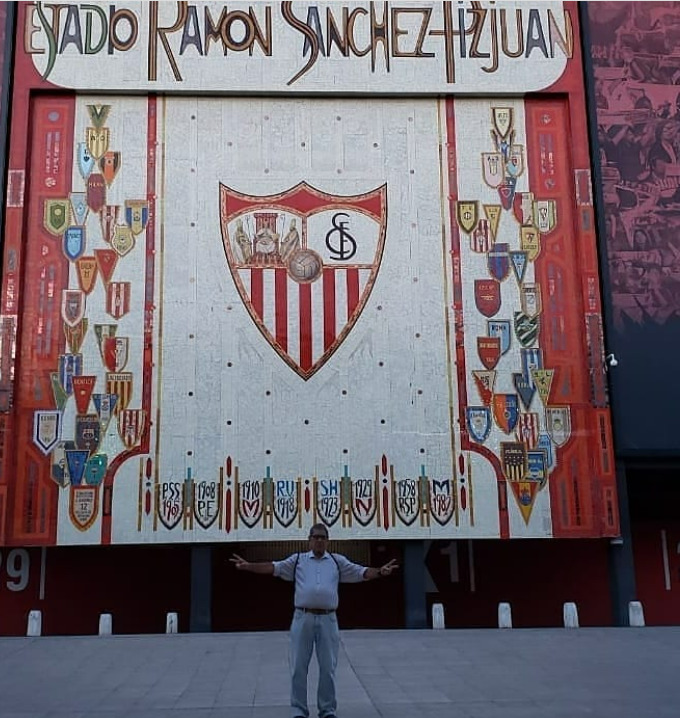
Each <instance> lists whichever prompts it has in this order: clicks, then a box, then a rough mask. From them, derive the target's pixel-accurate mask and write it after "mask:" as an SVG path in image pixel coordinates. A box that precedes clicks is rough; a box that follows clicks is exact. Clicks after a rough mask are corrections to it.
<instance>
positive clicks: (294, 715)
mask: <svg viewBox="0 0 680 718" xmlns="http://www.w3.org/2000/svg"><path fill="white" fill-rule="evenodd" d="M327 545H328V529H327V528H326V526H324V524H315V525H314V526H312V528H311V529H310V531H309V547H310V550H309V551H308V552H306V553H294V554H292V555H291V556H289V557H288V558H286V559H284V560H283V561H262V562H259V563H250V562H248V561H246V560H245V559H243V558H241V557H240V556H238V555H237V554H234V557H233V558H232V559H231V561H232V562H233V563H234V565H235V566H236V568H237V569H239V571H250V572H252V573H260V574H264V575H272V576H278V577H279V578H282V579H284V580H285V581H295V613H294V614H293V622H292V624H291V627H290V670H291V678H292V685H291V693H290V705H291V718H309V708H308V707H307V671H308V670H309V661H310V660H311V658H312V651H313V650H314V648H315V647H316V658H317V660H318V662H319V688H318V692H317V706H318V709H319V718H336V711H337V701H336V698H335V668H336V666H337V663H338V649H339V647H340V633H339V631H338V619H337V616H336V615H335V611H336V609H337V607H338V584H339V583H340V582H341V581H342V582H343V583H359V582H360V581H371V580H372V579H374V578H379V577H380V576H389V575H390V574H391V573H392V571H393V570H394V569H396V568H398V566H397V564H396V562H395V561H394V560H392V561H389V562H388V563H386V564H385V565H384V566H381V567H380V568H370V567H366V566H360V565H358V564H356V563H352V562H351V561H350V560H349V559H347V558H346V557H345V556H343V555H342V554H338V553H333V554H331V553H329V552H328V551H327V550H326V547H327Z"/></svg>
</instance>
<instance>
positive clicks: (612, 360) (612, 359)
mask: <svg viewBox="0 0 680 718" xmlns="http://www.w3.org/2000/svg"><path fill="white" fill-rule="evenodd" d="M618 365H619V360H618V359H617V358H616V355H615V354H607V356H606V357H605V358H604V370H605V371H609V368H610V367H614V366H618Z"/></svg>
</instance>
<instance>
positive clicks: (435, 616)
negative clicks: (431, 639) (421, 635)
mask: <svg viewBox="0 0 680 718" xmlns="http://www.w3.org/2000/svg"><path fill="white" fill-rule="evenodd" d="M432 628H437V629H441V628H446V625H445V624H444V604H443V603H433V604H432Z"/></svg>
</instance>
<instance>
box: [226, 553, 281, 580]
mask: <svg viewBox="0 0 680 718" xmlns="http://www.w3.org/2000/svg"><path fill="white" fill-rule="evenodd" d="M229 560H230V561H231V562H232V563H233V564H234V566H235V567H236V568H237V570H239V571H250V573H261V574H263V575H265V576H273V575H274V564H273V563H272V562H271V561H258V562H256V563H251V562H250V561H246V560H245V559H244V558H241V557H240V556H239V555H238V554H237V553H235V554H232V558H230V559H229Z"/></svg>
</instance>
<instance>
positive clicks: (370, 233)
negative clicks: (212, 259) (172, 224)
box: [220, 182, 387, 380]
mask: <svg viewBox="0 0 680 718" xmlns="http://www.w3.org/2000/svg"><path fill="white" fill-rule="evenodd" d="M220 216H221V225H222V240H223V243H224V249H225V252H226V255H227V262H228V263H229V269H230V271H231V275H232V277H233V279H234V283H235V284H236V287H237V289H238V291H239V294H240V295H241V299H242V300H243V303H244V304H245V306H246V308H247V309H248V312H249V313H250V316H251V317H252V319H253V321H254V322H255V324H256V325H257V327H258V329H259V330H260V331H261V332H262V335H263V336H264V337H265V339H266V340H267V341H268V342H269V343H270V344H271V346H272V347H273V348H274V349H275V351H276V352H277V353H278V355H279V356H280V357H281V358H282V359H283V360H284V361H285V362H286V363H287V364H288V365H289V366H290V367H291V368H292V369H293V370H294V371H295V372H296V373H297V374H298V375H299V376H300V377H302V378H303V379H305V380H307V379H309V378H310V377H311V376H312V375H313V374H315V373H316V372H317V371H318V370H319V369H320V368H321V367H322V366H323V365H324V364H325V363H326V362H327V361H328V359H330V357H331V356H332V355H333V353H334V352H335V350H336V349H337V348H338V347H339V346H340V344H341V343H342V342H343V341H344V339H345V338H346V337H347V335H348V334H349V332H350V331H351V330H352V327H353V326H354V324H355V323H356V321H357V319H358V318H359V315H360V314H361V312H362V311H363V309H364V307H365V306H366V302H367V301H368V298H369V296H370V294H371V290H372V289H373V285H374V284H375V280H376V277H377V275H378V270H379V269H380V262H381V260H382V255H383V248H384V246H385V227H386V224H387V185H383V186H381V187H378V188H376V189H374V190H372V191H370V192H366V193H365V194H361V195H353V196H344V195H332V194H328V193H326V192H321V191H320V190H317V189H315V188H314V187H312V186H311V185H309V184H307V183H306V182H301V183H300V184H298V185H296V186H295V187H292V188H291V189H289V190H287V191H285V192H282V193H281V194H276V195H266V196H257V195H247V194H242V193H240V192H237V191H236V190H233V189H231V188H229V187H226V186H225V185H221V186H220Z"/></svg>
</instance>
